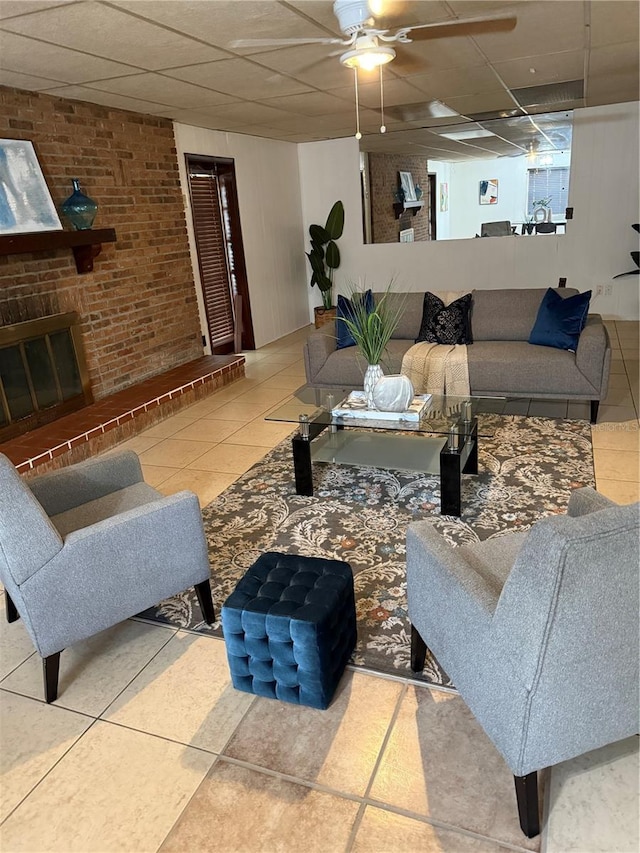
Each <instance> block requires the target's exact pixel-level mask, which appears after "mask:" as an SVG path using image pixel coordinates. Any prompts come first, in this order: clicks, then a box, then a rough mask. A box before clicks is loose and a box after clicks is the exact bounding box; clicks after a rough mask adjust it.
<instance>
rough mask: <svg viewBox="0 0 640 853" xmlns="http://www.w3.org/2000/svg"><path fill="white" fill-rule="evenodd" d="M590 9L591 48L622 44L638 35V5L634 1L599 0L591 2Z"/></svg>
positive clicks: (639, 22) (639, 13)
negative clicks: (598, 0) (633, 35)
mask: <svg viewBox="0 0 640 853" xmlns="http://www.w3.org/2000/svg"><path fill="white" fill-rule="evenodd" d="M614 7H615V8H614ZM590 9H591V47H603V46H604V45H608V44H623V43H624V42H626V41H629V37H630V36H631V35H632V34H633V33H638V30H639V28H640V4H638V3H637V2H636V0H600V2H592V3H591V6H590Z"/></svg>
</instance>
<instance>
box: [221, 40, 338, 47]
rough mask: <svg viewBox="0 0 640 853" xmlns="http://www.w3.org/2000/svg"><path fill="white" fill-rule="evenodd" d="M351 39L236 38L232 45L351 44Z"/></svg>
mask: <svg viewBox="0 0 640 853" xmlns="http://www.w3.org/2000/svg"><path fill="white" fill-rule="evenodd" d="M350 43H351V39H349V40H348V41H344V40H343V39H339V38H308V39H305V38H300V39H235V40H234V41H232V42H230V45H229V46H230V47H232V48H233V47H287V46H291V45H296V44H343V45H349V44H350Z"/></svg>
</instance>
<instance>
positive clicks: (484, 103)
mask: <svg viewBox="0 0 640 853" xmlns="http://www.w3.org/2000/svg"><path fill="white" fill-rule="evenodd" d="M447 106H448V107H451V109H452V110H455V111H456V112H457V113H460V115H475V114H476V113H488V112H492V111H493V110H509V109H512V108H513V107H515V106H516V105H515V104H514V102H513V100H512V99H511V98H510V97H509V95H508V93H507V92H490V93H488V94H482V95H465V96H464V97H462V98H447Z"/></svg>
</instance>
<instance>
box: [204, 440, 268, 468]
mask: <svg viewBox="0 0 640 853" xmlns="http://www.w3.org/2000/svg"><path fill="white" fill-rule="evenodd" d="M264 454H265V448H264V447H244V446H242V445H240V444H228V443H226V442H225V443H223V444H218V445H216V446H215V447H214V448H213V449H212V450H209V451H208V452H207V453H205V454H204V455H203V456H200V457H199V458H198V459H197V460H196V461H195V462H192V463H191V464H190V465H188V466H187V467H188V468H195V469H197V470H198V471H218V472H220V473H222V474H236V475H238V474H244V472H245V471H248V470H249V468H251V466H252V465H255V463H256V462H257V461H258V460H259V459H262V457H263V456H264Z"/></svg>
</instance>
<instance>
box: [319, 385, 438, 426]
mask: <svg viewBox="0 0 640 853" xmlns="http://www.w3.org/2000/svg"><path fill="white" fill-rule="evenodd" d="M430 402H431V394H417V395H416V396H415V397H414V398H413V402H412V403H411V405H410V406H409V408H408V409H406V411H404V412H382V411H380V409H368V408H367V396H366V394H365V392H364V391H352V392H351V393H350V394H349V396H348V397H345V399H344V400H343V401H342V402H341V403H340V405H339V406H336V407H335V409H331V414H332V415H333V416H334V417H336V418H358V420H362V419H365V418H367V419H370V420H374V421H419V420H420V418H421V417H422V415H423V414H424V412H425V411H426V410H427V408H428V407H429V403H430Z"/></svg>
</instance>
